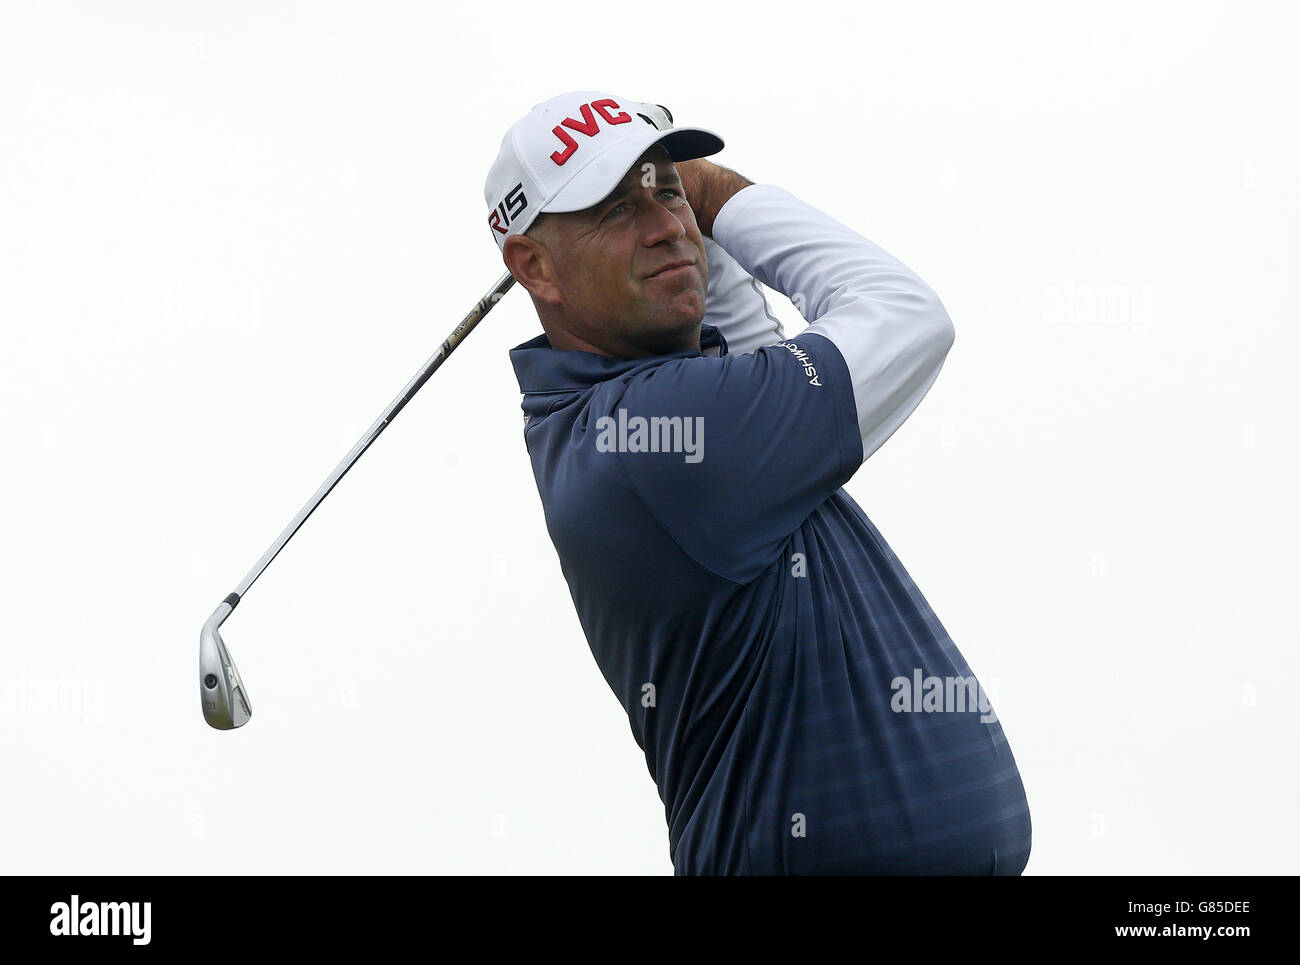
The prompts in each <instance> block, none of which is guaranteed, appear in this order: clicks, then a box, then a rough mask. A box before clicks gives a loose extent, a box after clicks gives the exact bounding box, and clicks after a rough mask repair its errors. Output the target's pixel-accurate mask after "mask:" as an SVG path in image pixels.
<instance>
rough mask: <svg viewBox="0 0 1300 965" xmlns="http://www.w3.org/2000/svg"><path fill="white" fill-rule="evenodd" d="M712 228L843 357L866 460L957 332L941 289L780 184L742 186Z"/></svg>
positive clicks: (912, 404) (925, 385)
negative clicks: (939, 292)
mask: <svg viewBox="0 0 1300 965" xmlns="http://www.w3.org/2000/svg"><path fill="white" fill-rule="evenodd" d="M713 237H714V239H715V240H716V241H717V242H718V243H719V244H721V245H722V246H724V247H725V248H726V250H727V251H728V252H729V253H730V254H731V255H732V256H733V257H734V258H735V259H736V261H737V262H738V263H739V264H740V266H741V267H742V268H743V269H744V270H745V271H747V272H749V273H750V274H751V275H753V276H754V277H755V278H757V279H758V280H759V281H761V282H762V283H763V284H765V285H767V286H768V287H769V288H773V289H775V290H776V291H779V292H781V293H782V294H783V295H785V296H787V297H788V298H789V299H790V300H791V301H792V302H793V303H794V305H795V307H796V308H797V309H799V311H800V313H801V314H802V315H803V317H804V318H805V319H807V320H808V321H809V323H810V324H809V326H808V329H807V331H808V332H810V333H814V334H818V335H822V336H824V337H825V338H827V339H829V340H830V342H831V343H832V344H833V345H834V346H835V348H836V349H837V350H838V351H839V353H840V355H842V356H843V357H844V362H845V364H846V366H847V367H848V371H849V376H850V379H851V380H852V383H853V399H854V404H855V406H856V408H857V416H858V430H859V432H860V434H861V436H862V458H863V459H864V460H865V459H866V458H867V457H868V456H870V455H871V454H872V453H873V452H875V451H876V450H877V449H879V448H880V447H881V445H883V444H884V442H885V440H886V439H888V438H889V437H890V436H891V435H893V434H894V432H895V430H897V429H898V427H899V426H901V425H902V424H903V422H904V421H905V420H906V419H907V417H908V416H909V415H911V414H912V411H913V410H914V409H915V408H916V407H917V405H919V404H920V402H921V400H922V399H923V398H925V394H926V393H927V392H928V391H929V390H930V386H932V385H933V384H934V381H935V379H936V378H938V376H939V369H940V368H941V367H942V366H943V361H944V359H945V358H946V357H947V354H948V350H949V349H950V348H951V347H952V344H953V339H954V337H955V333H954V330H953V325H952V321H951V320H950V319H949V318H948V313H947V311H946V310H945V309H944V307H943V304H942V303H941V302H940V301H939V296H938V295H936V294H935V293H934V291H933V290H931V289H930V287H929V286H928V285H926V283H925V282H923V281H922V280H921V279H920V277H919V276H917V275H916V273H915V272H913V271H912V270H911V269H909V268H907V267H906V266H905V265H904V264H903V263H902V262H900V261H899V260H898V259H897V258H895V257H894V256H893V255H891V254H889V253H888V252H887V251H885V250H884V249H883V248H881V247H879V246H878V245H876V244H874V243H873V242H871V241H868V240H867V239H866V238H864V237H862V236H861V235H860V234H858V233H857V232H856V231H853V230H852V229H850V228H847V227H845V226H844V225H842V224H841V223H840V222H838V221H836V220H835V219H834V218H832V217H831V216H830V215H827V214H825V213H823V212H821V211H819V210H818V209H817V208H814V207H812V206H811V205H809V204H805V203H804V202H803V201H800V200H799V199H798V198H796V197H795V196H794V195H792V194H790V193H789V192H788V191H785V190H784V189H782V188H778V187H776V186H775V185H770V184H753V185H748V186H746V187H744V188H742V189H741V190H740V191H738V192H736V194H735V195H733V196H732V197H731V198H730V199H729V200H728V201H727V203H726V204H724V205H723V206H722V210H721V211H719V212H718V216H717V218H716V219H715V220H714V222H713ZM711 257H712V256H711V255H710V258H711ZM724 334H725V333H724ZM797 339H798V336H797V335H796V336H793V337H792V339H791V341H796V340H797ZM728 347H730V346H728Z"/></svg>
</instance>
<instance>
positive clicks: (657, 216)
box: [641, 188, 686, 246]
mask: <svg viewBox="0 0 1300 965" xmlns="http://www.w3.org/2000/svg"><path fill="white" fill-rule="evenodd" d="M651 193H652V197H651V199H650V203H649V204H645V205H642V206H641V209H642V210H643V211H644V212H646V226H645V228H644V229H643V230H644V232H645V235H644V239H645V243H646V245H647V246H649V245H655V244H658V243H659V242H661V241H677V240H678V239H679V238H681V237H682V236H683V235H685V234H686V225H685V224H684V223H683V222H682V219H681V218H679V217H677V215H676V214H675V213H674V212H673V211H671V210H669V209H668V208H667V207H666V206H665V205H664V204H663V203H662V202H660V200H659V198H658V197H656V195H658V193H659V192H658V189H654V188H652V189H651Z"/></svg>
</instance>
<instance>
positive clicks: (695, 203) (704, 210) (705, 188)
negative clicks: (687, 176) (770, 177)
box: [686, 162, 754, 238]
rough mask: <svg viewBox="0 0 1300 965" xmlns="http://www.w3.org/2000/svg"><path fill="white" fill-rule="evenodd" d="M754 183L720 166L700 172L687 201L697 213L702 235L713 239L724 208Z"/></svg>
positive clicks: (708, 167) (704, 168)
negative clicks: (716, 224)
mask: <svg viewBox="0 0 1300 965" xmlns="http://www.w3.org/2000/svg"><path fill="white" fill-rule="evenodd" d="M753 183H754V182H753V181H751V180H749V179H748V178H747V177H745V176H744V175H742V174H738V173H737V172H735V171H733V170H731V168H725V167H723V166H722V165H720V164H713V163H711V162H710V163H709V164H708V165H707V166H706V167H703V168H702V169H701V170H700V171H699V172H698V178H697V179H695V183H694V185H693V189H692V190H691V191H688V193H687V198H686V200H687V201H689V202H690V204H691V209H692V210H693V211H694V212H695V223H696V224H697V225H699V228H700V233H701V234H703V235H704V236H706V237H709V238H712V237H713V222H714V220H715V219H716V218H717V217H718V212H719V211H721V210H722V206H723V205H725V204H726V203H727V202H728V201H730V200H731V198H732V197H733V196H735V194H736V193H737V192H739V191H741V190H742V189H744V188H747V187H749V186H750V185H751V184H753Z"/></svg>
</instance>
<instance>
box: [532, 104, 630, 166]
mask: <svg viewBox="0 0 1300 965" xmlns="http://www.w3.org/2000/svg"><path fill="white" fill-rule="evenodd" d="M611 109H613V110H616V111H618V113H617V114H611V113H610V110H611ZM579 113H580V114H582V120H580V121H575V120H574V119H573V118H572V117H566V118H565V119H564V120H562V121H560V123H559V124H556V125H555V127H553V128H552V129H551V133H552V134H554V135H555V136H556V137H558V138H559V139H560V143H561V144H563V145H564V149H563V150H561V151H554V152H552V153H551V160H552V161H554V162H555V163H556V164H563V163H564V162H565V161H567V160H569V158H571V157H573V153H574V152H575V151H577V150H578V142H577V141H575V140H574V139H573V135H572V134H570V133H569V131H566V130H565V128H566V127H567V128H569V130H573V131H577V132H578V133H579V134H585V135H586V136H587V137H595V136H596V135H597V134H599V133H600V125H599V124H598V123H597V122H596V115H597V114H599V115H600V116H601V118H602V119H603V120H604V121H605V123H606V124H628V123H631V121H632V117H631V115H629V114H628V113H627V111H624V110H620V109H619V106H618V102H617V101H613V100H610V99H609V98H608V97H606V98H602V99H601V100H598V101H592V102H591V103H590V104H583V105H582V108H581V110H580V111H579Z"/></svg>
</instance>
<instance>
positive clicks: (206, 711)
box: [199, 593, 253, 730]
mask: <svg viewBox="0 0 1300 965" xmlns="http://www.w3.org/2000/svg"><path fill="white" fill-rule="evenodd" d="M238 602H239V597H238V596H237V595H236V594H234V593H232V594H230V596H228V597H226V598H225V599H224V600H223V601H222V602H221V605H220V606H219V607H217V608H216V610H214V611H213V613H212V616H210V617H208V622H207V623H205V624H203V632H202V633H200V634H199V697H200V699H201V700H202V702H203V719H204V720H206V721H207V722H208V724H210V725H211V726H213V727H215V728H217V730H232V729H234V728H236V727H242V726H243V725H244V724H247V723H248V719H249V718H250V717H252V716H253V708H252V706H251V705H250V704H249V702H248V693H247V691H245V690H244V682H243V681H242V680H240V679H239V671H238V670H236V669H235V662H234V661H233V660H231V659H230V651H229V650H227V649H226V644H225V641H223V640H222V639H221V634H220V633H218V632H217V628H218V627H220V626H221V624H222V623H224V622H225V619H226V617H228V616H230V613H231V611H232V610H234V608H235V604H237V603H238Z"/></svg>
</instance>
